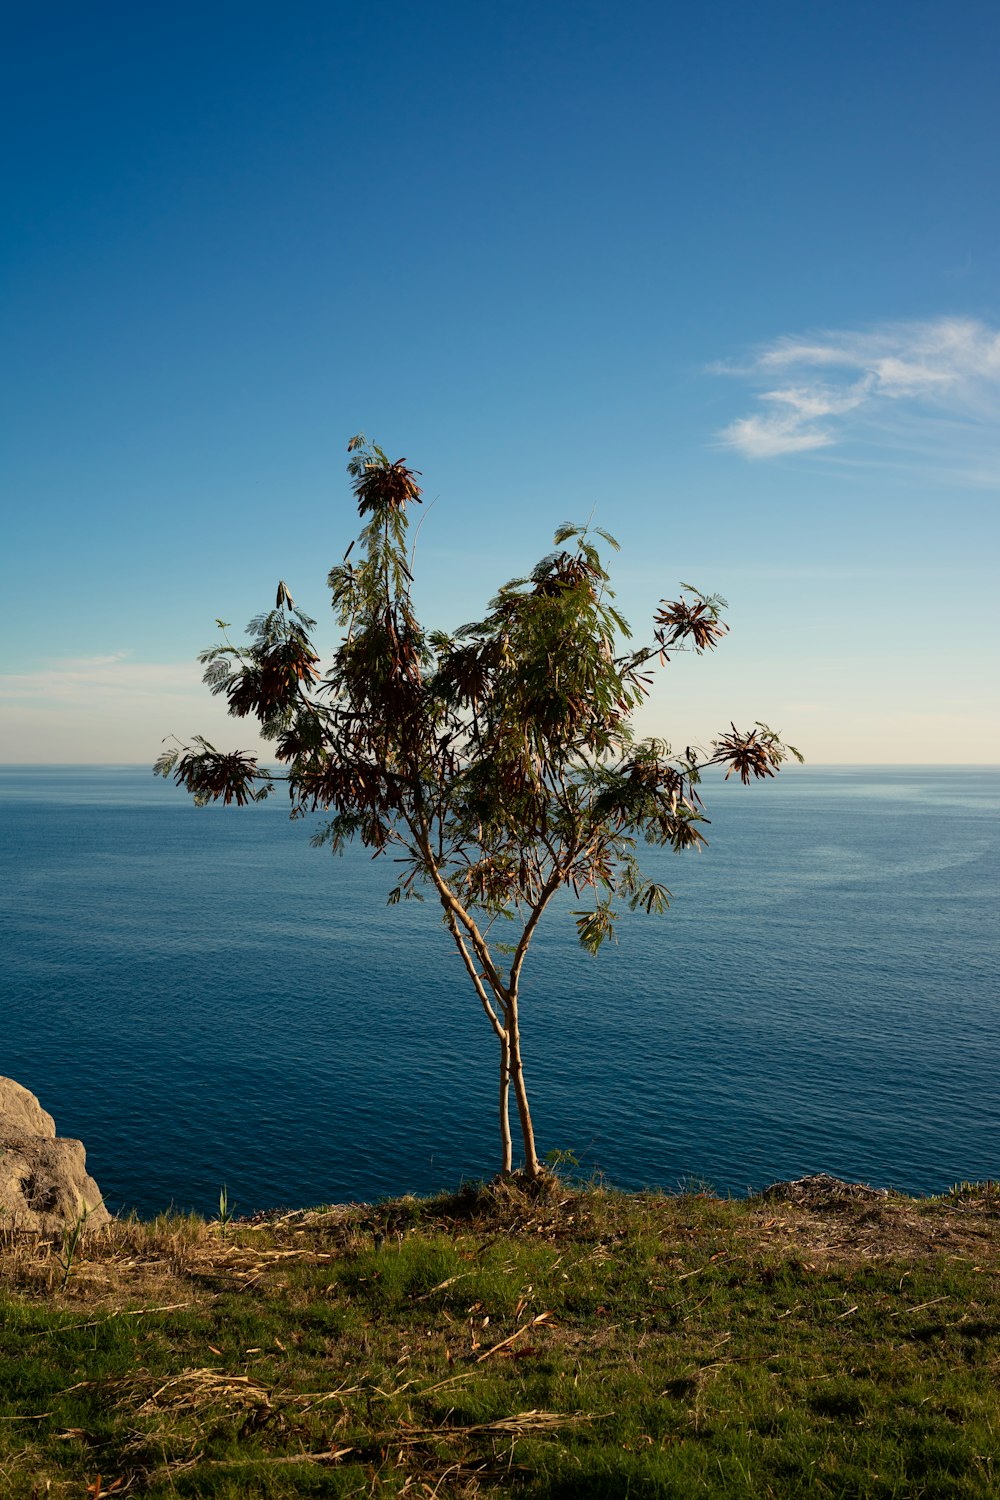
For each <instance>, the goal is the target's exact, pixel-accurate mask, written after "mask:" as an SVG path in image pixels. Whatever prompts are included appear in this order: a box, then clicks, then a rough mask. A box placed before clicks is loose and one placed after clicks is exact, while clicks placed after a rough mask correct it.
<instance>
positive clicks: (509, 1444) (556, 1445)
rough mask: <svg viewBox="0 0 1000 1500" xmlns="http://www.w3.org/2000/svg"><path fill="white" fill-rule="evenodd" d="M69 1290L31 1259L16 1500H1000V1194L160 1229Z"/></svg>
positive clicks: (12, 1380)
mask: <svg viewBox="0 0 1000 1500" xmlns="http://www.w3.org/2000/svg"><path fill="white" fill-rule="evenodd" d="M62 1280H63V1270H62V1268H61V1266H60V1263H59V1258H58V1254H57V1253H56V1251H55V1250H54V1248H53V1247H52V1246H48V1245H45V1244H41V1245H35V1244H32V1243H28V1242H24V1241H17V1240H15V1239H14V1237H12V1236H11V1235H9V1234H8V1236H7V1239H6V1243H5V1244H4V1245H3V1246H2V1247H0V1318H2V1330H3V1333H2V1339H0V1494H2V1495H3V1496H5V1497H6V1496H10V1497H12V1500H17V1497H29V1496H30V1497H41V1496H43V1495H44V1496H48V1495H51V1496H53V1497H70V1496H79V1497H81V1500H83V1497H84V1496H86V1495H87V1493H88V1490H89V1494H90V1495H92V1496H93V1495H108V1494H124V1493H128V1494H134V1495H139V1494H141V1495H148V1496H155V1497H167V1496H171V1497H196V1496H197V1497H210V1496H211V1497H219V1500H223V1497H231V1500H236V1497H241V1500H242V1497H245V1496H275V1497H278V1496H286V1495H317V1496H349V1495H351V1496H363V1495H386V1496H390V1495H404V1494H406V1495H411V1496H421V1497H429V1496H446V1495H468V1496H472V1495H491V1494H499V1493H501V1492H507V1491H513V1492H514V1493H515V1494H521V1495H523V1496H526V1497H527V1496H531V1497H542V1496H544V1497H567V1500H568V1497H574V1500H575V1497H581V1500H590V1497H603V1496H608V1497H617V1496H626V1495H627V1496H633V1497H646V1496H649V1497H656V1496H663V1497H673V1496H676V1497H687V1496H701V1495H705V1496H713V1495H714V1496H727V1497H746V1500H750V1497H754V1500H758V1497H761V1496H794V1495H802V1496H806V1495H808V1496H820V1497H823V1496H829V1497H833V1496H837V1497H844V1500H847V1497H850V1500H861V1497H871V1500H888V1497H896V1496H914V1497H917V1496H919V1497H923V1500H935V1497H941V1500H944V1497H949V1500H950V1497H973V1496H977V1497H980V1496H981V1497H984V1500H985V1497H987V1496H995V1495H996V1494H997V1493H1000V1398H998V1394H997V1392H998V1388H1000V1195H998V1192H997V1190H996V1188H995V1187H990V1186H989V1185H985V1186H983V1187H979V1188H977V1187H971V1186H969V1185H963V1187H962V1188H961V1189H958V1190H956V1191H955V1193H953V1194H951V1195H948V1196H947V1197H945V1198H942V1199H935V1200H926V1201H915V1200H912V1199H906V1198H890V1199H887V1200H885V1199H883V1200H876V1199H873V1198H867V1197H864V1196H861V1197H854V1196H851V1195H850V1194H845V1195H843V1196H842V1197H841V1198H840V1199H838V1198H837V1197H836V1195H834V1196H833V1197H832V1198H830V1199H829V1201H824V1202H822V1203H814V1204H812V1205H810V1204H809V1203H802V1204H796V1203H785V1202H770V1203H768V1202H762V1201H760V1200H755V1201H752V1202H749V1203H746V1202H742V1201H732V1202H727V1201H720V1200H717V1199H714V1198H712V1197H711V1196H709V1195H706V1194H688V1195H682V1196H680V1197H676V1198H660V1197H652V1196H619V1195H615V1194H611V1193H604V1192H582V1193H581V1192H576V1191H570V1190H568V1189H563V1190H555V1191H553V1192H552V1193H550V1194H549V1195H548V1196H547V1197H545V1196H543V1197H542V1198H539V1199H531V1198H529V1197H527V1196H525V1195H523V1194H521V1193H519V1192H517V1191H516V1190H508V1191H503V1192H501V1191H499V1190H497V1191H485V1192H482V1193H479V1194H477V1193H475V1192H473V1191H467V1192H465V1193H463V1194H460V1195H458V1196H457V1197H455V1198H452V1199H443V1200H437V1201H433V1202H427V1203H421V1202H416V1201H412V1200H404V1201H402V1202H400V1203H394V1204H384V1205H381V1206H379V1207H378V1208H377V1209H357V1210H350V1211H344V1210H335V1211H330V1212H329V1213H323V1212H316V1213H313V1214H299V1215H286V1216H285V1217H284V1218H282V1219H279V1220H276V1221H275V1222H272V1223H266V1222H264V1223H259V1224H253V1225H246V1224H239V1223H233V1224H230V1225H228V1226H227V1227H226V1230H225V1233H224V1234H223V1233H221V1232H220V1230H219V1228H218V1226H214V1227H213V1226H211V1225H207V1224H204V1223H202V1222H201V1221H198V1220H195V1219H161V1220H157V1221H156V1223H155V1224H149V1225H145V1224H139V1223H123V1224H116V1225H114V1226H112V1227H111V1229H110V1230H109V1231H107V1232H101V1233H100V1234H94V1235H91V1236H88V1237H87V1238H86V1239H85V1241H84V1243H83V1245H82V1247H81V1249H80V1251H79V1253H78V1255H77V1257H76V1260H75V1261H74V1264H73V1269H72V1273H71V1275H70V1276H69V1278H68V1280H67V1284H66V1287H65V1289H64V1290H61V1289H60V1288H61V1283H62ZM98 1476H100V1480H99V1485H98Z"/></svg>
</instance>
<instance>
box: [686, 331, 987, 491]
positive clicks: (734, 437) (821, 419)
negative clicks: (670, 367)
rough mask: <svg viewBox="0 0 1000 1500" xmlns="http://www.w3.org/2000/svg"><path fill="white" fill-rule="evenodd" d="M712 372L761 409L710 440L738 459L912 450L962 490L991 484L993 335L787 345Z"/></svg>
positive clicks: (829, 336) (858, 335)
mask: <svg viewBox="0 0 1000 1500" xmlns="http://www.w3.org/2000/svg"><path fill="white" fill-rule="evenodd" d="M714 369H715V370H716V372H717V373H723V374H727V375H730V376H733V377H737V378H740V379H742V380H744V381H745V382H746V383H747V384H748V385H749V386H750V387H751V389H752V390H753V391H754V392H755V397H756V400H757V402H758V403H759V404H760V405H761V406H762V408H763V409H762V410H758V411H756V412H752V413H750V414H749V415H747V416H742V417H738V418H737V419H736V420H734V421H732V422H730V423H729V425H728V426H727V427H725V428H724V429H723V430H722V432H720V433H719V437H720V439H721V441H722V442H723V443H724V444H725V445H726V446H727V447H730V448H735V449H736V451H737V452H739V453H742V454H743V455H744V456H745V457H747V458H773V457H776V456H777V455H780V454H786V453H801V452H804V451H808V450H810V449H820V448H824V449H829V448H833V447H835V446H838V445H843V444H845V443H858V442H860V443H863V444H867V445H870V446H877V447H879V448H882V449H885V448H894V449H896V450H899V451H905V450H906V449H908V448H911V445H912V450H911V451H914V452H915V451H916V448H917V447H918V446H919V449H920V452H921V456H922V459H923V460H926V458H927V456H928V453H929V452H930V453H931V454H932V455H933V457H934V459H935V460H936V461H937V463H938V465H939V466H944V467H947V468H949V470H956V475H957V477H962V478H965V479H967V480H968V481H969V482H979V483H981V482H987V483H995V482H997V480H998V478H1000V441H998V439H997V431H998V419H1000V331H997V330H996V329H993V328H990V327H988V326H987V325H986V324H985V323H982V322H979V321H977V320H976V319H973V318H938V319H934V320H931V321H927V322H914V323H889V324H883V325H882V326H881V327H878V328H874V329H869V330H864V331H855V330H846V331H840V332H828V333H823V334H819V335H811V336H809V337H807V338H790V337H786V338H781V339H778V340H777V341H776V342H775V343H774V344H772V345H770V346H768V347H766V348H764V349H761V350H760V351H759V352H758V353H757V354H756V356H755V357H754V358H753V359H752V360H751V361H750V363H749V364H743V365H740V366H736V365H728V366H727V365H721V366H720V365H717V366H715V367H714ZM778 378H780V380H781V382H782V383H781V384H778V383H777V379H778ZM959 458H960V459H961V462H960V463H959V462H958V460H959ZM970 458H971V459H972V460H973V461H972V462H971V463H970V462H969V460H970ZM958 468H961V470H962V472H961V474H958V473H957V469H958Z"/></svg>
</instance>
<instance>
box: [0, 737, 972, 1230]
mask: <svg viewBox="0 0 1000 1500" xmlns="http://www.w3.org/2000/svg"><path fill="white" fill-rule="evenodd" d="M706 803H707V811H708V814H709V817H710V818H711V820H712V822H711V826H710V827H709V828H708V829H707V830H706V831H707V834H708V836H709V839H710V846H709V848H708V850H707V851H705V852H704V853H702V854H701V855H696V854H685V855H673V854H670V853H665V852H663V851H659V850H653V851H649V852H648V857H647V858H646V861H645V863H646V864H647V866H648V868H649V869H650V871H651V873H655V874H656V875H657V877H658V878H660V879H662V880H664V881H665V883H666V884H667V885H668V886H669V887H670V889H671V891H672V893H673V902H672V905H671V909H670V911H669V912H668V913H667V914H666V915H665V916H663V917H646V916H642V915H639V916H628V917H627V918H625V919H623V921H622V923H621V926H620V929H619V942H618V944H617V946H613V947H611V946H606V947H605V949H604V950H602V952H601V954H600V955H599V956H598V957H597V958H591V957H589V956H588V955H587V954H585V953H584V952H582V951H581V950H580V949H579V947H578V946H577V943H576V938H575V931H574V927H573V919H572V915H571V911H570V908H571V907H572V906H573V905H574V904H576V903H574V902H573V901H572V900H567V901H565V902H563V903H562V905H561V907H560V908H559V909H557V910H554V911H553V912H552V913H551V915H550V916H549V918H548V920H547V921H546V922H545V923H544V924H543V926H542V928H541V929H540V931H539V934H538V936H537V939H536V942H535V944H534V945H533V949H532V954H531V957H530V958H529V961H528V965H527V968H526V971H525V978H524V984H523V997H522V1010H523V1020H522V1031H523V1044H524V1057H525V1071H526V1077H527V1081H528V1087H529V1091H530V1095H531V1099H532V1105H533V1111H534V1116H535V1125H536V1132H537V1136H538V1141H539V1148H540V1150H541V1152H542V1153H543V1154H544V1153H545V1152H546V1151H548V1150H550V1149H555V1150H558V1151H562V1152H570V1153H572V1154H573V1155H574V1156H575V1158H576V1159H577V1161H578V1162H579V1164H580V1166H579V1168H578V1170H579V1172H580V1173H582V1174H584V1175H587V1176H590V1175H592V1174H599V1175H600V1176H602V1177H603V1179H604V1180H605V1181H606V1182H608V1183H609V1184H612V1185H615V1186H618V1187H622V1188H640V1187H661V1188H665V1189H668V1190H669V1189H674V1188H676V1187H678V1186H679V1185H682V1184H687V1183H690V1182H692V1181H698V1182H704V1183H708V1184H711V1185H712V1186H713V1187H714V1188H715V1189H716V1190H717V1191H720V1192H732V1193H744V1192H746V1191H748V1190H753V1189H759V1188H761V1187H762V1186H764V1185H765V1184H767V1183H768V1182H771V1181H773V1180H776V1179H779V1178H788V1177H797V1176H800V1175H802V1174H803V1173H806V1172H818V1171H824V1172H831V1173H834V1174H835V1175H837V1176H839V1177H844V1178H848V1179H851V1180H863V1181H868V1182H872V1183H876V1184H880V1185H885V1186H892V1187H896V1188H899V1189H902V1190H905V1191H908V1192H916V1193H929V1192H937V1191H942V1190H944V1189H946V1188H948V1187H949V1186H950V1185H951V1184H952V1183H954V1182H955V1181H957V1180H960V1179H972V1180H975V1179H982V1178H985V1177H997V1176H1000V1100H998V1093H1000V1083H998V1080H1000V1002H998V987H997V963H996V959H997V942H996V938H997V892H998V887H1000V882H998V874H1000V770H997V769H993V768H981V767H971V768H970V767H962V768H957V769H956V768H952V769H949V768H944V769H939V768H933V769H924V768H914V767H902V768H891V767H881V766H879V767H828V768H819V767H812V766H806V767H801V768H800V767H794V766H793V767H791V768H790V769H786V770H785V771H783V772H782V773H781V775H780V776H779V777H778V778H777V779H776V780H775V781H774V782H768V783H764V784H759V785H755V786H752V787H748V788H744V787H742V786H740V785H738V784H734V783H732V782H730V783H728V784H722V783H721V782H719V783H709V784H708V785H707V787H706ZM308 835H309V828H308V826H307V825H306V824H303V823H302V822H292V821H290V820H289V818H288V815H287V808H286V807H283V806H282V804H281V801H280V798H275V799H274V800H273V801H272V802H269V803H265V804H262V805H261V806H255V807H252V808H246V809H236V808H223V807H210V808H205V809H198V808H195V807H194V805H193V804H192V803H191V802H190V800H189V799H188V798H187V797H186V796H185V795H184V794H183V793H182V792H180V791H179V790H177V789H176V788H174V787H173V786H171V785H169V784H167V783H165V782H163V781H160V780H157V779H154V777H153V776H152V775H151V773H150V771H149V770H147V769H146V768H137V767H125V768H121V767H81V768H72V767H64V766H60V767H53V768H38V767H9V766H8V767H0V868H2V886H0V939H2V954H3V967H2V993H0V1074H6V1075H8V1076H10V1077H13V1078H16V1079H18V1081H19V1082H21V1083H23V1084H25V1085H26V1086H27V1087H28V1088H30V1089H31V1090H33V1092H35V1093H36V1094H38V1096H39V1097H40V1099H41V1101H42V1104H43V1105H44V1107H45V1108H46V1109H48V1110H49V1111H50V1112H51V1113H52V1114H54V1115H55V1118H56V1124H57V1127H58V1130H59V1133H60V1134H62V1135H71V1136H78V1137H80V1138H81V1139H82V1140H83V1141H84V1142H85V1144H86V1146H87V1150H88V1164H89V1167H90V1170H91V1172H92V1173H93V1175H94V1176H95V1177H96V1179H97V1181H98V1183H99V1184H100V1186H101V1188H102V1190H103V1192H104V1194H105V1199H106V1201H107V1203H108V1204H109V1206H110V1207H111V1208H113V1209H115V1210H129V1209H133V1208H134V1209H137V1210H138V1211H139V1212H140V1213H141V1214H143V1215H151V1214H154V1213H156V1212H158V1211H160V1210H163V1209H166V1208H167V1207H168V1206H173V1207H175V1208H192V1207H193V1208H196V1209H198V1210H199V1211H202V1212H212V1211H213V1210H214V1209H216V1208H217V1204H218V1199H219V1191H220V1188H221V1187H222V1186H223V1184H225V1186H226V1189H227V1193H228V1198H229V1203H230V1206H231V1208H232V1209H233V1210H234V1211H235V1212H236V1213H251V1212H254V1211H256V1210H258V1209H262V1208H269V1207H271V1208H273V1207H296V1206H305V1205H312V1204H319V1203H330V1202H342V1201H349V1200H372V1199H375V1198H379V1197H383V1196H385V1195H388V1194H398V1193H403V1192H408V1191H412V1192H418V1193H424V1192H429V1191H434V1190H438V1189H443V1188H453V1187H456V1186H458V1184H459V1183H460V1182H461V1181H462V1180H464V1179H470V1178H480V1177H484V1176H489V1175H490V1174H492V1172H493V1171H494V1170H495V1167H496V1164H497V1155H498V1150H497V1140H496V1136H497V1130H496V1123H495V1110H496V1105H495V1094H496V1057H495V1042H494V1038H493V1036H492V1034H491V1032H490V1031H489V1028H488V1026H487V1023H486V1021H485V1018H484V1017H483V1014H482V1011H481V1009H480V1007H479V1003H478V1001H477V1000H476V998H475V996H474V994H473V993H472V991H471V989H470V988H469V986H468V981H467V980H466V978H465V975H464V971H463V970H462V969H461V965H460V961H459V959H458V956H457V954H456V953H455V952H454V949H453V947H452V944H451V940H450V938H449V937H448V935H447V933H446V931H445V930H444V928H443V927H442V925H441V921H440V914H439V908H438V906H437V903H436V902H434V901H433V900H429V901H428V902H426V903H424V904H419V903H415V902H413V903H407V904H401V905H399V906H395V907H392V908H387V907H386V905H385V896H386V893H387V891H388V890H389V888H390V887H391V886H392V885H393V884H394V883H395V879H394V868H393V866H392V865H391V863H390V861H389V859H387V858H383V859H377V860H372V859H371V858H370V856H369V855H368V854H367V852H366V851H364V850H362V849H355V850H352V851H350V852H349V853H348V854H347V855H346V856H345V857H344V858H342V859H336V858H331V856H330V854H329V852H328V851H325V850H316V849H313V848H311V847H310V845H309V838H308ZM515 1137H516V1127H515Z"/></svg>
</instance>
